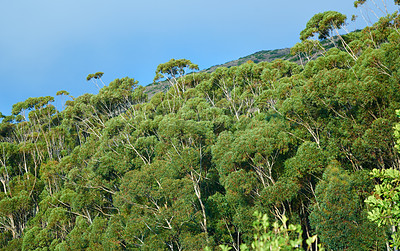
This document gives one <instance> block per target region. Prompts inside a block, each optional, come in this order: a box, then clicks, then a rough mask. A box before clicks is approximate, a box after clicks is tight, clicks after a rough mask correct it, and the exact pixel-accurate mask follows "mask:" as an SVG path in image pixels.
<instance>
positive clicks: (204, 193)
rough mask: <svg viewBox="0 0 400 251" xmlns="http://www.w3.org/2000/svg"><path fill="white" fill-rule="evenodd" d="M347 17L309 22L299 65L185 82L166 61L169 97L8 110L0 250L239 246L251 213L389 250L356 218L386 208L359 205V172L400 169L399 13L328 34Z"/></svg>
mask: <svg viewBox="0 0 400 251" xmlns="http://www.w3.org/2000/svg"><path fill="white" fill-rule="evenodd" d="M364 2H365V1H358V4H363V3H364ZM344 22H345V17H344V16H343V15H342V14H340V13H337V12H324V13H319V14H317V15H315V16H314V17H313V18H312V19H311V20H310V21H309V22H308V24H307V26H306V29H305V30H304V31H303V32H302V33H301V39H302V42H301V43H299V44H297V45H296V46H295V47H293V48H292V53H293V55H295V56H297V57H299V61H300V64H297V63H294V62H290V61H285V60H281V59H278V60H275V61H273V62H260V63H258V64H256V63H254V62H250V61H249V62H248V63H245V64H242V65H240V66H235V67H230V68H224V67H220V68H218V69H216V70H215V71H214V72H213V73H206V72H200V73H189V74H186V73H187V71H195V70H196V69H198V67H197V66H196V65H195V64H192V63H191V62H190V61H189V60H171V61H169V62H167V63H165V64H161V65H160V66H159V67H158V68H157V72H156V73H157V75H156V78H155V79H161V80H167V81H168V82H169V83H170V84H171V88H169V90H168V91H167V92H165V93H163V92H160V93H157V94H156V95H154V96H153V97H152V98H151V99H150V100H148V99H147V96H146V94H145V92H144V90H145V88H144V87H141V86H138V83H137V81H135V80H134V79H132V78H128V77H126V78H123V79H116V80H114V81H113V82H111V83H109V85H107V86H104V87H103V88H101V89H100V91H99V93H98V94H96V95H94V94H85V95H83V96H80V97H77V98H74V99H73V100H69V101H67V102H66V103H65V108H64V109H63V110H62V111H58V110H57V109H56V108H55V106H53V105H52V102H53V101H54V98H53V97H39V98H29V99H27V100H26V101H24V102H20V103H17V104H15V105H14V106H13V109H12V115H10V116H2V117H3V120H2V122H1V124H0V182H1V185H0V247H1V248H3V249H5V250H18V249H23V250H36V249H38V250H39V249H43V250H81V249H88V250H120V249H143V250H159V249H169V250H183V249H184V250H200V249H205V248H206V247H208V248H209V249H214V248H215V249H218V246H219V245H225V248H226V247H228V246H229V247H231V248H233V249H234V250H239V248H240V246H241V245H242V247H244V246H243V243H247V244H248V247H250V243H252V241H253V237H254V233H253V232H254V230H253V226H252V222H253V221H255V220H256V218H255V217H254V212H256V211H257V212H259V214H264V215H265V217H264V218H263V220H264V225H267V226H268V224H267V223H268V221H269V220H270V221H271V222H273V221H275V220H277V221H279V222H281V223H280V224H283V225H284V226H286V224H288V225H289V223H291V224H293V225H291V226H294V227H293V229H292V230H295V231H294V232H293V233H289V232H290V231H289V230H290V229H291V228H290V227H289V230H288V231H287V232H288V233H289V235H291V236H294V237H296V236H297V235H298V234H299V233H300V235H302V236H300V238H299V239H303V240H304V241H303V244H302V245H303V247H304V248H307V247H308V245H307V243H306V240H307V239H308V238H309V237H311V236H314V235H315V234H317V235H318V243H321V244H322V246H323V247H325V248H326V249H328V250H344V249H346V250H372V249H373V250H380V249H386V247H387V245H388V243H389V241H390V240H391V239H393V240H396V239H395V238H398V237H396V235H395V234H396V228H395V227H394V231H392V230H393V227H392V226H393V225H394V224H398V222H399V221H400V220H398V219H397V218H398V217H397V218H396V220H397V221H395V220H392V221H389V222H381V221H379V219H380V217H381V216H380V215H378V213H382V215H384V216H382V217H388V218H391V217H392V215H393V214H398V212H397V211H395V212H391V211H388V210H386V211H376V210H375V211H373V212H372V213H370V214H368V212H369V211H371V208H372V207H374V206H377V205H378V206H379V203H378V202H379V201H378V199H379V198H389V199H390V198H392V197H391V196H386V195H385V196H386V197H384V195H381V196H380V197H379V196H378V195H376V199H375V200H373V198H375V197H374V196H372V197H373V198H372V197H370V196H371V195H373V194H374V191H375V192H376V188H375V183H377V182H380V179H379V178H380V177H381V178H382V180H384V179H385V177H386V176H382V175H383V174H382V175H381V176H380V173H379V171H378V170H376V171H374V172H375V177H376V179H371V175H370V172H371V170H373V169H379V170H386V169H389V168H394V169H400V166H399V165H400V156H399V153H398V150H397V149H396V148H395V143H396V139H395V136H394V129H393V128H394V126H395V125H396V123H398V117H397V115H396V109H399V108H400V91H399V90H400V89H399V88H400V57H399V55H400V32H399V25H400V16H399V15H398V14H397V13H394V14H391V15H387V16H384V17H382V18H381V19H380V20H379V21H378V22H377V23H375V24H374V25H372V26H371V27H367V28H365V29H363V30H361V31H357V32H352V33H349V34H347V35H342V36H340V35H339V36H336V37H334V36H333V35H334V34H335V33H334V31H335V30H336V29H337V28H339V27H340V26H341V25H342V24H343V23H344ZM314 34H316V35H318V36H319V38H320V39H328V40H326V41H329V43H331V44H332V47H333V48H331V49H329V50H326V49H324V47H323V46H322V45H321V44H320V42H319V41H317V40H309V39H310V38H311V37H312V36H313V35H314ZM300 59H301V60H300ZM101 76H102V73H96V74H91V75H89V76H88V80H90V81H93V82H95V83H97V82H99V83H101ZM57 94H58V96H60V97H65V96H68V93H67V92H66V91H60V92H59V93H57ZM393 175H394V176H395V178H396V177H397V176H396V175H398V173H394V174H393ZM393 175H392V176H393ZM392 176H390V177H392ZM386 178H387V177H386ZM398 180H399V179H397V182H398ZM389 183H390V184H394V183H393V182H389ZM398 183H399V182H398ZM398 183H395V185H394V186H395V187H397V185H396V184H398ZM374 189H375V190H374ZM392 190H393V189H392ZM378 192H379V191H378ZM396 196H397V195H396ZM396 196H395V197H393V198H392V202H391V203H392V205H393V204H396V203H395V202H393V200H396V199H397V200H399V198H398V196H397V197H396ZM368 197H370V198H369V199H368V200H367V201H369V203H368V204H366V203H365V202H364V201H365V200H366V199H367V198H368ZM374 203H375V204H374ZM377 215H378V216H377ZM267 216H268V217H267ZM374 216H377V217H375V218H374ZM287 218H288V219H289V221H288V223H286V219H287ZM368 218H369V219H372V220H369V219H368ZM374 219H375V221H374ZM297 225H299V226H300V227H301V230H300V228H299V229H297V227H296V226H297ZM256 226H258V225H257V224H256ZM260 229H261V227H260ZM285 229H287V228H285ZM393 233H394V235H393ZM296 245H298V244H296Z"/></svg>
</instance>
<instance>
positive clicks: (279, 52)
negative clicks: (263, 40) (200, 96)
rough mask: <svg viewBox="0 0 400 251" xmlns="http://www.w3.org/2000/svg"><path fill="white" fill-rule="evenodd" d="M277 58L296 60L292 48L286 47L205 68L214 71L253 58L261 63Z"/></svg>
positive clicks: (207, 70)
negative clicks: (291, 53)
mask: <svg viewBox="0 0 400 251" xmlns="http://www.w3.org/2000/svg"><path fill="white" fill-rule="evenodd" d="M275 59H285V60H289V61H296V56H292V55H290V48H284V49H276V50H263V51H258V52H256V53H253V54H250V55H248V56H245V57H241V58H239V59H236V60H233V61H229V62H226V63H225V64H220V65H214V66H211V67H210V68H208V69H205V70H204V71H205V72H213V71H215V69H217V68H218V67H227V68H229V67H232V66H239V65H241V64H244V63H246V62H247V61H249V60H251V61H253V62H254V63H260V62H264V61H267V62H272V61H274V60H275Z"/></svg>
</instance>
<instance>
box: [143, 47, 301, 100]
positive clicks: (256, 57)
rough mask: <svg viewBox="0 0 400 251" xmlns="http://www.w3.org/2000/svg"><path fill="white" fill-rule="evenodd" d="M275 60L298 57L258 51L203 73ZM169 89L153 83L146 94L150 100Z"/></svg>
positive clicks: (287, 51) (287, 50)
mask: <svg viewBox="0 0 400 251" xmlns="http://www.w3.org/2000/svg"><path fill="white" fill-rule="evenodd" d="M275 59H285V60H289V61H294V62H297V60H296V56H292V55H290V48H284V49H275V50H263V51H258V52H256V53H253V54H250V55H248V56H245V57H241V58H239V59H236V60H232V61H229V62H226V63H224V64H220V65H214V66H211V67H210V68H207V69H205V70H202V71H203V72H208V73H211V72H214V71H215V70H216V69H217V68H219V67H227V68H229V67H232V66H239V65H241V64H244V63H246V62H247V61H249V60H251V61H253V62H254V63H260V62H264V61H267V62H272V61H274V60H275ZM168 88H169V84H168V82H166V81H163V82H161V83H152V84H149V85H147V86H146V91H145V92H146V94H147V95H148V96H149V98H150V97H152V96H153V95H154V94H156V93H158V92H161V91H166V90H168Z"/></svg>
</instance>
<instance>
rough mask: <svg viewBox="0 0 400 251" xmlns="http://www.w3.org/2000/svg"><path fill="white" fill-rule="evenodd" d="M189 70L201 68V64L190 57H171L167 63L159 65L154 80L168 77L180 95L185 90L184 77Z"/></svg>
mask: <svg viewBox="0 0 400 251" xmlns="http://www.w3.org/2000/svg"><path fill="white" fill-rule="evenodd" d="M187 70H199V66H198V65H196V64H193V63H192V62H191V61H190V60H188V59H171V60H170V61H168V62H167V63H164V64H160V65H158V66H157V69H156V76H155V77H154V80H153V81H154V82H156V81H157V80H160V79H166V80H167V81H168V82H169V84H170V85H171V86H173V87H174V90H175V92H176V93H175V95H178V96H179V95H180V94H179V93H180V92H185V84H184V82H183V78H182V77H183V76H184V75H185V74H186V71H187Z"/></svg>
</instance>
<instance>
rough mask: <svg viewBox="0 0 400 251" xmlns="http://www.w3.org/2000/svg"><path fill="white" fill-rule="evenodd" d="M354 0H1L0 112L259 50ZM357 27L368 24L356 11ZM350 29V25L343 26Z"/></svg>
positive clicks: (280, 44)
mask: <svg viewBox="0 0 400 251" xmlns="http://www.w3.org/2000/svg"><path fill="white" fill-rule="evenodd" d="M352 2H353V1H350V0H336V1H321V0H303V1H271V0H270V1H268V0H246V1H238V0H229V1H228V0H214V1H211V0H202V1H190V0H186V1H183V0H169V1H165V0H163V1H161V0H147V1H135V0H114V1H110V0H96V1H93V0H68V1H60V0H36V1H1V2H0V32H1V33H0V86H1V89H0V112H2V113H3V114H7V115H8V114H10V112H11V107H12V104H15V103H17V102H20V101H24V100H26V99H27V98H28V97H38V96H47V95H50V96H55V94H56V92H57V91H59V90H67V91H69V92H70V93H71V95H73V96H75V97H77V96H79V95H82V94H84V93H87V92H89V93H96V92H97V89H96V87H95V86H94V85H92V84H90V83H88V82H86V76H87V75H88V74H89V73H95V72H97V71H102V72H104V77H103V80H104V82H106V83H109V82H110V81H112V80H113V79H115V78H123V77H126V76H129V77H133V78H135V79H136V80H139V83H140V84H141V85H147V84H149V83H151V81H152V79H153V77H154V71H155V69H156V67H157V65H158V64H160V63H164V62H167V61H168V60H169V59H171V58H176V59H178V58H187V59H190V60H191V61H192V62H193V63H197V64H198V65H199V67H200V68H201V69H204V68H208V67H210V66H212V65H216V64H221V63H225V62H227V61H230V60H233V59H237V58H239V57H242V56H246V55H248V54H251V53H254V52H256V51H260V50H267V49H277V48H285V47H291V46H293V45H294V44H295V43H296V42H298V41H299V39H298V37H299V33H300V31H301V30H302V29H304V27H305V25H306V23H307V21H308V20H309V19H310V18H311V17H312V16H313V15H314V14H316V13H318V12H323V11H327V10H335V11H339V12H342V13H344V14H346V15H347V16H348V19H350V17H351V14H354V13H356V14H357V13H358V10H356V9H354V8H353V4H352ZM357 25H359V27H362V26H365V22H364V21H363V20H359V21H358V23H357ZM350 29H354V25H351V26H350Z"/></svg>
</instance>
